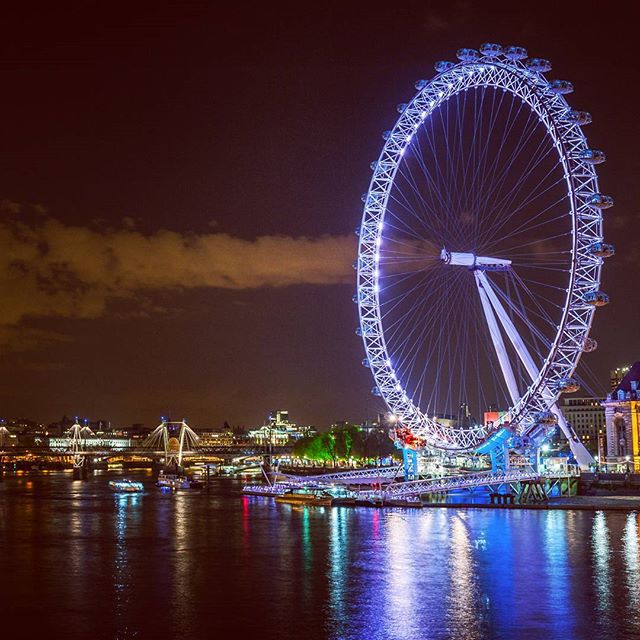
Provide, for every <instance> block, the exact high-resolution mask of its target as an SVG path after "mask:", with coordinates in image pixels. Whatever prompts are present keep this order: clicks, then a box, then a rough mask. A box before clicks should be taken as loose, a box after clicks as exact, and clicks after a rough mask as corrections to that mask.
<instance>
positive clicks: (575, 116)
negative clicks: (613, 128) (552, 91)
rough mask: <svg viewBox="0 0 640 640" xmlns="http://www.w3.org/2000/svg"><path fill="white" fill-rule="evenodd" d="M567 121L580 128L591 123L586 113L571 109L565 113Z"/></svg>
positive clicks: (588, 114)
mask: <svg viewBox="0 0 640 640" xmlns="http://www.w3.org/2000/svg"><path fill="white" fill-rule="evenodd" d="M567 120H569V122H573V123H575V124H579V125H580V126H581V127H582V126H584V125H585V124H589V123H590V122H591V114H590V113H589V112H588V111H576V110H575V109H571V110H569V111H568V112H567Z"/></svg>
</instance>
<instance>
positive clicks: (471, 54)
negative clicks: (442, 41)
mask: <svg viewBox="0 0 640 640" xmlns="http://www.w3.org/2000/svg"><path fill="white" fill-rule="evenodd" d="M456 57H457V58H458V60H462V61H463V62H475V61H476V60H478V58H480V52H479V51H476V50H475V49H458V50H457V51H456Z"/></svg>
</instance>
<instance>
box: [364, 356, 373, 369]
mask: <svg viewBox="0 0 640 640" xmlns="http://www.w3.org/2000/svg"><path fill="white" fill-rule="evenodd" d="M362 366H363V367H367V368H369V367H370V366H371V364H369V358H365V359H364V360H363V361H362Z"/></svg>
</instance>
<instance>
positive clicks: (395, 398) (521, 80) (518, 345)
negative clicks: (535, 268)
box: [354, 45, 613, 495]
mask: <svg viewBox="0 0 640 640" xmlns="http://www.w3.org/2000/svg"><path fill="white" fill-rule="evenodd" d="M461 51H462V54H461V53H460V52H458V57H459V58H461V60H460V62H459V63H456V64H453V63H438V65H439V66H438V65H437V66H436V68H437V69H438V70H439V73H438V74H437V75H436V76H435V77H434V78H433V79H431V80H429V81H419V82H418V83H416V87H417V88H418V92H417V94H416V95H415V96H414V97H413V99H412V100H411V101H410V102H409V103H408V104H406V105H400V106H399V109H398V110H399V111H400V112H401V113H400V117H399V118H398V120H397V122H396V123H395V126H394V127H393V129H392V130H391V131H390V132H387V133H386V134H385V136H384V137H385V143H384V146H383V148H382V151H381V153H380V156H379V158H378V160H377V161H376V162H374V163H372V169H373V176H372V178H371V182H370V185H369V190H368V192H367V194H366V195H365V196H363V199H364V212H363V217H362V222H361V225H360V227H359V230H358V235H359V247H358V257H357V263H356V264H355V265H354V266H355V267H356V268H357V294H356V295H357V298H355V301H356V302H357V304H358V309H359V319H360V325H359V328H358V331H357V333H358V334H359V335H361V337H362V340H363V343H364V349H365V352H366V360H365V361H364V362H363V364H365V365H366V366H368V367H370V369H371V371H372V374H373V378H374V380H375V385H376V386H375V387H374V391H375V393H376V394H377V395H380V396H381V397H382V398H383V399H384V401H385V403H386V404H387V406H388V408H389V411H390V412H391V413H392V414H393V416H395V418H396V419H397V420H398V422H399V423H400V424H401V425H402V426H403V427H406V429H408V430H409V432H410V433H411V434H412V435H413V437H414V438H415V440H416V441H417V442H419V443H420V445H419V448H420V447H429V448H433V449H439V450H449V451H451V450H453V451H459V452H471V451H474V450H476V449H477V448H478V447H479V446H481V445H482V444H483V443H486V442H487V441H489V440H490V438H491V437H492V436H493V435H495V433H496V431H498V430H499V429H500V428H502V427H508V430H509V432H510V433H511V434H513V435H514V436H515V437H519V438H520V439H521V440H520V441H522V438H523V437H530V436H533V435H534V434H535V435H536V436H537V437H538V438H539V440H540V437H541V438H544V437H545V436H546V435H547V434H548V433H549V431H550V430H551V429H550V425H549V424H548V423H546V424H542V425H541V424H540V422H539V416H540V415H548V413H549V412H550V411H552V412H554V413H555V414H557V419H558V420H559V422H560V426H561V427H562V428H563V430H565V432H566V433H567V435H568V436H569V437H570V442H571V443H572V448H573V449H574V452H576V451H578V452H579V454H578V455H579V456H580V458H581V459H579V462H580V463H581V464H583V463H585V464H586V462H587V460H588V459H589V458H590V456H589V454H588V453H587V454H586V456H584V455H583V453H586V450H584V452H583V451H582V450H581V449H580V447H581V445H580V444H579V443H576V442H575V440H576V439H575V434H572V433H571V432H570V430H569V428H568V427H567V425H566V422H565V421H564V419H563V418H562V417H561V414H560V411H559V409H558V407H557V402H558V398H559V395H560V393H561V391H562V390H563V383H564V382H565V381H567V380H570V379H571V376H572V375H573V374H574V371H575V369H576V366H577V364H578V361H579V359H580V356H581V354H582V352H583V350H588V349H586V348H585V345H587V344H588V343H589V340H590V339H589V338H588V335H589V330H590V327H591V324H592V319H593V315H594V310H595V306H600V304H604V303H605V302H606V301H607V299H606V295H605V294H602V293H601V292H600V291H599V285H600V272H601V266H602V262H603V257H606V256H607V255H610V254H611V253H612V252H613V248H612V247H611V251H610V252H609V253H607V252H606V251H597V250H594V247H595V248H597V247H601V246H603V231H602V214H601V209H603V208H606V207H608V206H610V205H611V204H613V202H612V200H611V198H610V197H609V196H603V195H602V194H600V193H599V188H598V178H597V174H596V170H595V167H594V164H596V163H598V162H600V161H602V160H604V155H603V154H602V152H598V151H594V150H592V149H589V147H588V145H587V140H586V137H585V135H584V133H583V131H582V126H581V125H584V124H588V122H590V116H589V114H587V113H585V112H581V111H575V110H573V109H572V108H571V107H570V106H569V104H568V103H567V101H566V99H565V97H564V95H563V94H564V93H567V92H569V91H570V90H571V88H572V87H571V85H570V83H567V82H565V81H549V80H547V79H546V78H545V75H544V72H545V71H547V70H548V68H550V65H549V64H548V63H546V61H544V60H540V59H529V60H525V58H526V55H527V54H526V52H524V53H523V50H522V49H520V48H517V47H509V48H506V49H503V48H501V47H499V46H498V45H483V47H482V48H481V51H482V52H483V53H479V52H478V51H475V50H468V49H465V50H461ZM514 51H515V52H516V53H514ZM545 63H546V64H545ZM471 89H475V90H481V91H485V90H488V89H492V90H502V91H504V92H508V93H510V94H513V95H514V96H516V97H517V98H519V99H520V100H522V101H523V102H524V103H525V104H526V105H527V106H528V108H529V109H530V110H531V111H532V112H534V114H535V115H536V116H537V118H538V119H539V122H540V123H542V125H543V126H544V127H545V129H546V134H547V136H548V138H549V140H550V144H552V145H553V147H554V148H555V150H556V152H557V156H558V159H559V163H560V165H561V167H562V172H563V174H564V184H565V186H566V214H567V216H570V219H571V234H570V238H571V240H570V243H571V246H570V256H571V257H570V269H568V271H569V273H568V280H567V282H566V297H565V299H564V306H563V307H562V311H561V318H560V321H559V323H558V326H557V331H556V332H555V338H554V339H553V340H552V342H551V344H550V347H549V349H548V353H547V354H546V355H545V356H544V359H543V363H542V366H540V367H537V366H536V365H535V364H534V363H533V361H532V358H531V356H530V354H529V352H528V350H527V348H526V346H525V345H524V344H523V342H522V340H521V339H520V338H519V335H518V331H517V330H516V329H515V328H514V326H513V323H511V321H510V320H509V314H507V313H506V312H505V310H504V307H503V306H502V304H501V302H500V300H499V299H498V296H496V294H495V292H494V290H493V286H492V283H491V281H490V279H489V278H488V277H487V273H486V272H488V271H492V270H504V269H508V268H510V267H509V265H507V264H497V263H496V261H495V260H494V259H492V258H484V257H478V256H475V255H474V254H472V253H468V254H456V255H454V256H453V257H452V255H451V254H450V253H449V252H447V251H446V248H445V249H443V258H442V259H443V261H446V262H448V263H449V264H458V265H465V266H466V267H467V268H469V269H470V270H472V271H474V275H475V277H476V283H477V290H478V294H479V295H480V298H481V301H482V307H483V310H484V312H485V320H486V322H487V325H488V328H489V331H490V334H491V338H492V340H493V345H494V347H495V350H496V352H497V354H498V359H499V360H500V368H501V369H502V374H503V376H504V379H505V381H506V384H507V387H508V388H509V391H510V394H511V400H512V404H511V406H510V407H509V409H508V411H506V413H505V415H504V416H503V417H501V419H500V421H499V422H496V423H494V424H492V425H487V424H474V425H466V426H465V428H460V427H451V426H450V425H446V424H444V423H443V422H442V421H440V420H439V419H438V418H436V417H432V416H431V415H427V412H426V410H424V409H423V408H421V407H420V406H419V404H418V402H414V400H413V399H412V398H411V397H410V394H409V393H408V391H407V388H406V384H405V382H404V381H403V380H402V379H400V376H399V375H398V374H397V372H396V371H395V369H394V366H393V363H392V361H391V355H390V353H389V350H388V346H387V341H386V339H385V329H384V327H383V322H382V315H381V310H380V292H381V283H380V269H379V266H380V247H381V244H382V241H383V229H384V227H385V224H386V223H385V216H386V215H387V210H388V206H389V198H390V194H391V192H392V189H393V187H394V182H395V181H396V178H397V175H398V168H399V166H400V165H401V163H402V161H403V157H404V155H405V152H406V151H407V150H408V149H409V147H410V145H411V142H412V140H413V138H414V136H416V134H417V132H418V131H419V130H420V128H421V127H423V126H424V124H425V123H427V122H429V119H430V118H431V117H432V116H434V114H435V113H436V112H437V110H438V109H439V108H440V107H441V106H442V105H444V104H445V103H446V102H447V101H449V100H451V99H452V98H453V97H455V96H458V95H459V94H463V93H464V92H467V91H469V90H471ZM604 246H605V247H609V245H604ZM483 261H484V262H483ZM492 261H493V262H492ZM498 262H500V261H498ZM505 262H509V261H502V263H505ZM502 332H504V333H506V335H507V336H508V338H509V340H510V342H511V343H512V345H513V348H514V350H515V352H516V353H517V355H518V357H519V358H520V360H521V364H523V365H524V368H525V369H526V371H527V372H528V375H529V377H530V384H529V385H528V387H527V388H526V389H524V390H521V391H522V392H520V391H519V390H518V389H517V388H516V385H515V384H514V382H513V375H512V372H511V371H512V364H510V363H509V362H508V358H506V357H505V355H504V351H505V349H504V344H501V342H502V337H501V333H502ZM436 366H437V365H436ZM519 366H520V365H519ZM553 426H555V425H553ZM502 473H503V476H504V479H503V480H502V481H504V482H511V481H517V480H520V479H531V478H535V477H536V474H535V472H534V471H533V470H528V471H522V470H510V471H504V472H502ZM499 481H500V478H498V477H497V476H495V477H491V476H490V475H487V476H486V477H485V476H476V477H475V479H473V480H472V479H470V480H467V481H465V480H464V479H461V478H453V479H452V478H449V479H443V480H438V481H428V482H426V483H424V482H418V483H414V484H412V483H406V484H405V485H403V486H402V487H395V486H394V485H392V486H391V487H390V488H389V489H388V491H389V492H391V494H393V495H410V494H411V492H413V493H424V492H425V491H436V490H438V487H439V486H442V487H444V486H449V485H450V483H458V486H459V487H462V486H467V485H465V484H464V483H465V482H472V483H476V484H471V485H468V486H479V485H481V484H495V483H496V482H499ZM439 483H440V484H439ZM447 483H449V484H447ZM394 492H401V493H398V494H396V493H394Z"/></svg>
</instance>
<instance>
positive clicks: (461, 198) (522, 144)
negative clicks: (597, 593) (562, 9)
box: [354, 43, 614, 464]
mask: <svg viewBox="0 0 640 640" xmlns="http://www.w3.org/2000/svg"><path fill="white" fill-rule="evenodd" d="M457 58H458V60H459V62H457V63H454V62H437V63H436V65H435V70H436V72H437V73H436V75H435V77H433V78H432V79H431V80H420V81H418V82H417V83H416V89H417V93H416V95H415V96H414V97H413V99H412V100H411V101H410V102H408V103H406V104H400V105H398V112H399V113H400V116H399V118H398V119H397V121H396V123H395V126H394V127H393V129H391V130H390V131H386V132H384V134H383V139H384V145H383V147H382V151H381V153H380V156H379V158H378V159H377V160H376V161H374V162H373V163H372V164H371V169H372V171H373V176H372V178H371V183H370V186H369V190H368V192H367V193H366V194H364V195H363V201H364V213H363V217H362V223H361V225H360V227H359V228H358V230H357V231H356V233H357V234H358V235H359V248H358V258H357V262H356V263H355V264H354V267H355V268H356V269H357V284H358V287H357V293H356V295H355V296H354V301H355V302H356V303H357V304H358V309H359V317H360V325H359V327H358V329H357V331H356V333H358V335H360V336H362V340H363V342H364V348H365V352H366V358H365V360H364V361H363V365H364V366H366V367H369V368H370V369H371V372H372V374H373V378H374V380H375V386H374V388H373V390H372V392H373V393H374V394H375V395H379V396H381V397H382V398H383V399H384V401H385V403H386V404H387V406H388V408H389V411H390V412H391V415H392V416H393V419H394V420H395V421H396V429H395V433H396V436H397V437H398V438H399V440H400V441H401V443H402V446H404V447H410V448H423V447H429V448H435V449H444V450H453V451H461V452H462V451H473V450H480V451H481V450H482V448H483V447H486V446H487V443H490V442H491V441H492V439H495V438H496V437H497V434H500V433H501V434H503V436H502V437H503V438H504V437H507V436H508V437H511V438H519V439H520V442H523V441H524V442H529V441H536V442H538V443H539V442H541V441H543V440H544V439H545V438H546V437H547V436H548V435H549V433H550V432H551V431H552V430H553V429H554V428H555V426H556V424H557V423H559V425H560V427H561V428H562V429H563V431H565V434H567V435H568V436H569V437H570V443H571V445H572V449H573V451H574V454H576V457H577V458H578V461H579V462H581V464H582V463H583V462H584V463H585V464H586V461H587V460H588V459H591V458H590V455H589V454H588V452H586V449H584V447H583V446H582V445H581V444H580V443H579V441H578V442H577V438H575V434H572V433H571V430H570V427H568V426H567V424H566V422H565V420H564V418H563V417H562V414H561V411H560V410H559V408H558V401H559V398H560V394H562V393H571V392H575V391H577V390H578V388H579V384H578V382H577V381H576V380H575V378H574V377H573V376H574V371H575V369H576V366H577V364H578V361H579V359H580V357H581V355H582V353H583V352H588V351H592V350H593V349H595V348H596V346H597V343H596V342H595V340H593V339H592V338H590V337H589V330H590V327H591V323H592V319H593V315H594V311H595V309H596V307H600V306H603V305H605V304H607V303H608V297H607V295H606V294H605V293H603V292H602V291H600V288H599V286H600V271H601V266H602V263H603V260H604V258H607V257H609V256H611V255H613V253H614V248H613V247H612V246H611V245H610V244H607V243H605V242H604V239H603V231H602V211H603V210H604V209H606V208H608V207H610V206H612V205H613V199H612V198H611V197H610V196H607V195H604V194H602V193H600V190H599V188H598V178H597V174H596V165H597V164H599V163H601V162H604V160H605V154H604V153H603V152H602V151H600V150H598V149H593V148H590V147H589V146H588V144H587V140H586V137H585V135H584V133H583V131H582V127H583V126H585V125H587V124H589V123H590V122H591V116H590V114H589V113H587V112H585V111H579V110H575V109H573V108H572V107H570V106H569V104H568V103H567V101H566V99H565V95H566V94H568V93H571V92H572V91H573V86H572V84H571V83H570V82H568V81H566V80H548V79H547V78H546V76H545V74H546V73H547V72H549V71H550V70H551V64H550V63H549V61H548V60H545V59H542V58H531V57H528V54H527V52H526V50H525V49H523V48H522V47H516V46H509V47H502V46H500V45H497V44H492V43H487V44H483V45H482V46H481V47H480V49H479V50H475V49H460V50H459V51H458V52H457ZM505 434H506V435H505Z"/></svg>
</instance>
